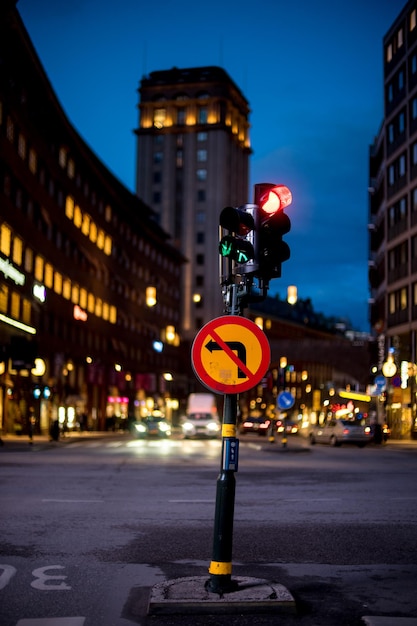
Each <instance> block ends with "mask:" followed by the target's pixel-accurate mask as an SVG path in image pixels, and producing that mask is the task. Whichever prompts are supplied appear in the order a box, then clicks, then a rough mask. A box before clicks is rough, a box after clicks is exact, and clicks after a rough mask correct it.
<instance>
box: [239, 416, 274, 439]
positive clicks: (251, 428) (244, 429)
mask: <svg viewBox="0 0 417 626" xmlns="http://www.w3.org/2000/svg"><path fill="white" fill-rule="evenodd" d="M270 423H271V420H269V419H267V418H265V417H248V418H246V419H245V420H244V421H243V422H242V423H241V424H240V426H239V432H240V434H241V435H246V434H247V433H257V434H258V435H261V436H262V435H266V434H267V432H268V428H269V425H270Z"/></svg>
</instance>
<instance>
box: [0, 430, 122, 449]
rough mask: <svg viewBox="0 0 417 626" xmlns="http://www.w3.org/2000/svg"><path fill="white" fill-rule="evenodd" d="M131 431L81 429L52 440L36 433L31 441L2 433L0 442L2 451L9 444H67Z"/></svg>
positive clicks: (118, 435)
mask: <svg viewBox="0 0 417 626" xmlns="http://www.w3.org/2000/svg"><path fill="white" fill-rule="evenodd" d="M128 435H129V433H128V432H127V431H126V432H113V431H106V430H103V431H98V430H91V431H80V432H74V431H71V432H67V433H65V436H60V438H59V440H58V441H54V440H52V439H51V438H50V437H49V435H36V434H35V435H34V436H33V438H32V441H30V439H29V436H28V435H27V434H26V435H11V434H7V435H2V436H1V441H2V443H1V444H0V451H1V449H2V448H4V447H7V446H8V445H10V446H13V447H19V446H27V445H36V444H50V445H60V444H67V443H71V442H74V441H82V440H86V441H88V440H92V439H110V438H112V437H120V436H128Z"/></svg>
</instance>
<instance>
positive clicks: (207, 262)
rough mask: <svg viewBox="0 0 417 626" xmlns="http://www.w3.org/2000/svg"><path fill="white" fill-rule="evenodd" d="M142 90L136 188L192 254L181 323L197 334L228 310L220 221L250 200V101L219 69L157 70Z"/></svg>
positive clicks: (144, 81) (145, 80)
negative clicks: (223, 291)
mask: <svg viewBox="0 0 417 626" xmlns="http://www.w3.org/2000/svg"><path fill="white" fill-rule="evenodd" d="M139 94H140V101H139V113H140V116H139V126H138V129H137V130H136V134H137V165H136V191H137V195H138V196H139V197H140V198H141V199H142V200H143V201H144V202H145V203H146V204H147V205H149V206H151V207H152V209H153V210H154V211H155V213H156V214H157V216H158V222H159V224H160V226H161V227H162V228H163V229H164V230H165V231H166V232H168V233H169V234H170V235H171V237H172V242H173V244H174V245H175V246H176V247H177V248H178V249H179V250H180V251H181V252H182V253H183V254H184V256H185V257H186V259H187V260H188V263H186V264H185V265H184V266H183V270H182V278H181V293H182V307H181V319H182V323H181V328H182V333H183V334H184V336H185V337H188V338H189V339H192V338H193V337H194V336H195V334H196V331H197V330H198V329H199V328H201V326H202V325H203V324H205V323H206V322H208V321H210V320H211V319H213V318H215V317H217V316H218V315H221V314H222V312H223V299H222V296H221V288H220V280H219V250H218V243H219V238H218V237H219V222H218V220H219V214H220V211H221V210H222V209H223V208H224V207H225V206H240V205H242V204H245V203H247V202H248V201H249V199H248V176H249V174H248V171H249V155H250V153H251V149H250V141H249V121H248V117H249V105H248V102H247V100H246V99H245V97H244V96H243V94H242V92H241V91H240V89H239V88H238V87H237V86H236V84H235V83H234V82H233V80H232V79H231V78H230V77H229V76H228V74H227V73H226V72H225V71H224V70H223V69H221V68H219V67H199V68H188V69H178V68H173V69H171V70H166V71H155V72H152V73H151V74H149V76H146V77H144V78H143V79H142V81H141V84H140V89H139Z"/></svg>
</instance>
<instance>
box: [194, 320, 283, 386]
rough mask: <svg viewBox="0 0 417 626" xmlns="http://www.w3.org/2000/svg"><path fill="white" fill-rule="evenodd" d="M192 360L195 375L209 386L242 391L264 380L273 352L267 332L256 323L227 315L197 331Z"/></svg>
mask: <svg viewBox="0 0 417 626" xmlns="http://www.w3.org/2000/svg"><path fill="white" fill-rule="evenodd" d="M211 355H212V356H211ZM217 357H218V358H217ZM191 359H192V365H193V369H194V372H195V375H196V376H197V378H198V379H199V380H200V381H201V383H203V385H205V386H206V387H207V388H208V389H210V390H211V391H214V392H216V393H242V392H244V391H248V390H249V389H252V387H254V386H255V385H257V384H258V383H259V382H260V380H262V378H263V376H264V375H265V373H266V371H267V369H268V367H269V363H270V359H271V351H270V347H269V342H268V339H267V338H266V335H265V333H264V332H263V331H262V330H261V329H260V328H259V326H257V325H256V324H255V323H254V322H252V321H251V320H248V319H246V318H245V317H239V316H238V315H224V316H222V317H217V318H216V319H214V320H211V321H210V322H208V323H207V324H205V326H203V328H201V330H200V331H199V332H198V333H197V336H196V337H195V339H194V342H193V345H192V348H191ZM225 362H226V363H227V367H225V366H224V363H225ZM221 363H223V365H221ZM227 368H228V369H227ZM226 370H227V371H226ZM238 378H241V380H238ZM243 379H244V380H243Z"/></svg>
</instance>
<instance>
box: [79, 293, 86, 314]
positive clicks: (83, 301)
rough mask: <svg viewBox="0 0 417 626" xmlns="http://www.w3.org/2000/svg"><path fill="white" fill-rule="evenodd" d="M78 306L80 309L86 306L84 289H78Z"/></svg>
mask: <svg viewBox="0 0 417 626" xmlns="http://www.w3.org/2000/svg"><path fill="white" fill-rule="evenodd" d="M80 307H81V308H82V309H86V308H87V291H86V290H85V289H80Z"/></svg>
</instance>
